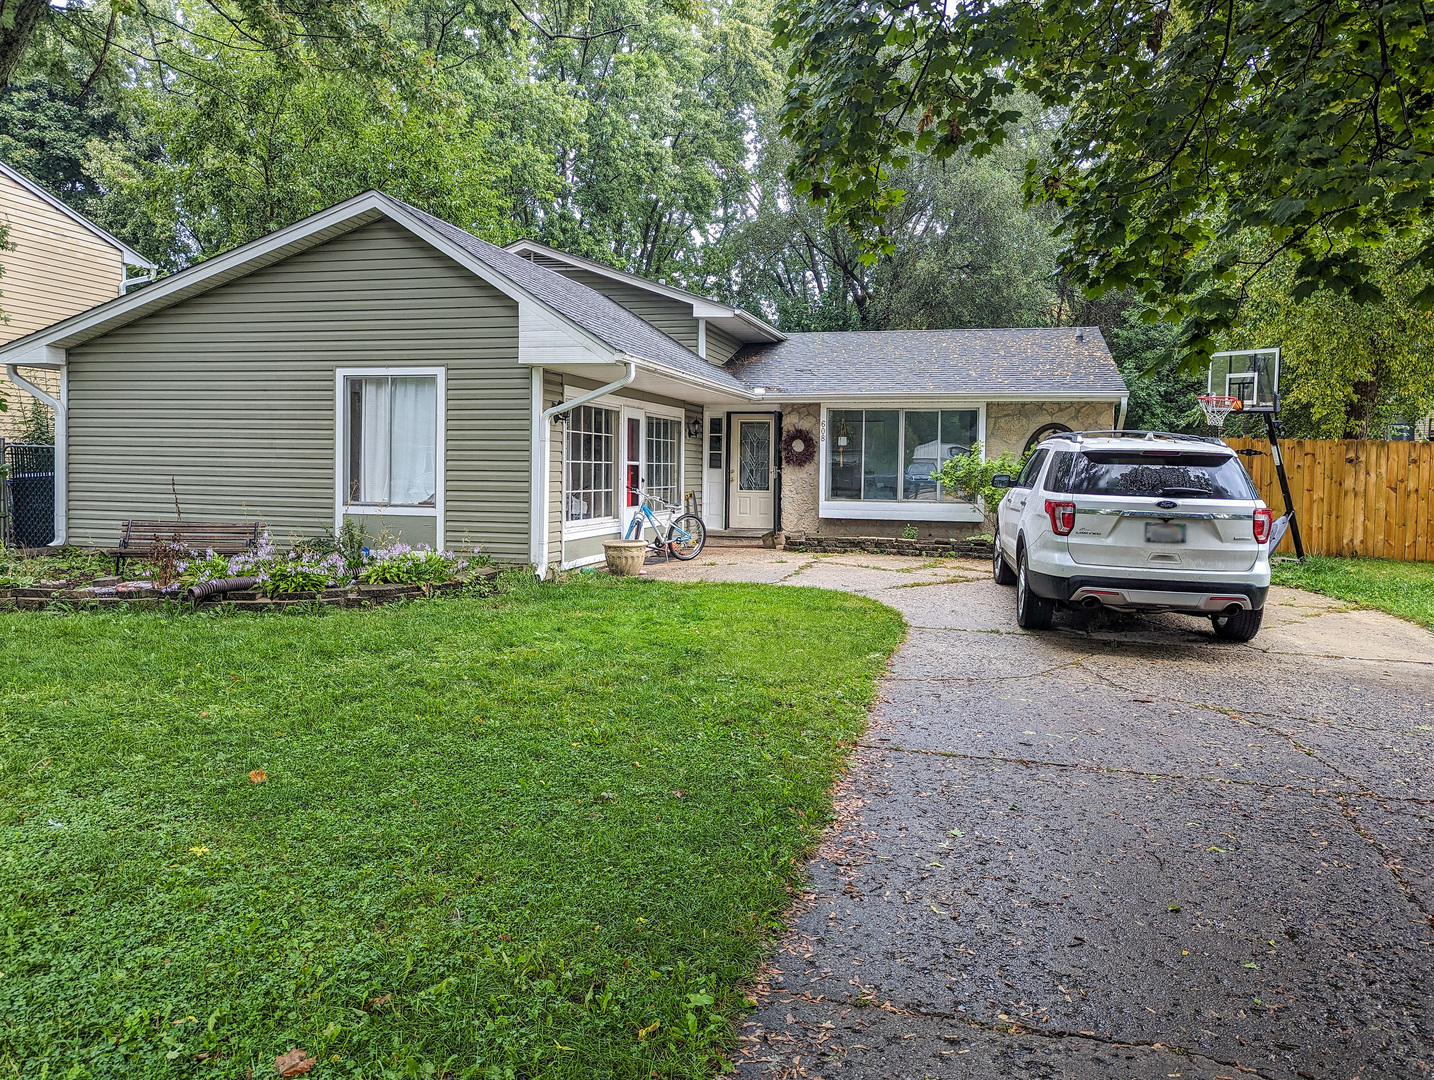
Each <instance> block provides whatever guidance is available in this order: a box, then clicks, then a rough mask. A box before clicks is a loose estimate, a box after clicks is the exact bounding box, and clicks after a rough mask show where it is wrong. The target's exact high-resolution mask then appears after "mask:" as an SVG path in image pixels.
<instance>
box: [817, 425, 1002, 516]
mask: <svg viewBox="0 0 1434 1080" xmlns="http://www.w3.org/2000/svg"><path fill="white" fill-rule="evenodd" d="M833 409H837V410H843V409H902V410H904V411H906V412H939V411H940V410H942V409H974V410H976V437H977V439H978V440H979V441H980V443H981V451H982V454H983V455H984V454H985V448H986V403H985V402H984V401H979V400H978V401H972V400H971V399H970V398H935V397H933V398H919V399H916V400H913V399H911V398H894V399H880V400H871V401H863V400H851V401H824V402H822V421H821V431H820V433H819V434H818V435H817V442H818V445H819V446H820V447H821V450H820V452H819V454H818V456H817V460H818V463H819V466H820V472H819V473H818V478H817V483H818V484H819V485H820V488H819V490H818V499H817V516H818V517H823V518H837V519H840V518H846V519H848V520H864V521H961V522H972V523H980V522H983V521H985V515H984V514H983V513H982V512H981V508H980V507H979V506H976V505H974V504H973V503H967V502H921V501H918V500H915V499H912V500H907V501H905V502H903V501H901V500H899V499H898V500H888V499H882V500H877V499H832V498H829V497H828V494H827V493H828V485H829V484H830V483H831V472H830V470H829V468H828V459H829V457H830V455H829V454H828V448H827V423H828V414H829V413H830V412H831V411H832V410H833Z"/></svg>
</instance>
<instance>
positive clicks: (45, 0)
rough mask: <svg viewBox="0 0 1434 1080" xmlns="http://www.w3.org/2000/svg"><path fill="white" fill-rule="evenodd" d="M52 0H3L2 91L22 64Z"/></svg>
mask: <svg viewBox="0 0 1434 1080" xmlns="http://www.w3.org/2000/svg"><path fill="white" fill-rule="evenodd" d="M49 6H50V5H49V0H0V90H3V89H4V88H5V87H7V86H9V85H10V79H11V77H12V76H13V75H14V74H15V71H16V70H17V69H18V68H19V67H20V61H21V60H22V59H23V58H24V56H25V50H26V49H27V48H28V47H29V45H30V40H31V39H32V38H33V37H34V36H35V29H36V28H37V27H38V26H39V25H40V16H42V15H43V14H45V12H46V11H47V10H48V9H49Z"/></svg>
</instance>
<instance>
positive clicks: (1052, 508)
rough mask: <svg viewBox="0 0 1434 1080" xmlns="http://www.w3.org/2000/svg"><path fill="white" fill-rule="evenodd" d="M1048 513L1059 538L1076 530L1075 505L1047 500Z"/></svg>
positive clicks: (1267, 534) (1052, 528) (1266, 533)
mask: <svg viewBox="0 0 1434 1080" xmlns="http://www.w3.org/2000/svg"><path fill="white" fill-rule="evenodd" d="M1046 513H1047V514H1049V515H1050V519H1051V531H1053V532H1054V533H1055V534H1056V535H1057V536H1069V535H1070V534H1071V530H1072V529H1074V528H1075V503H1072V502H1056V501H1055V500H1054V499H1047V500H1046ZM1265 535H1266V536H1269V535H1270V532H1269V529H1268V528H1266V530H1265Z"/></svg>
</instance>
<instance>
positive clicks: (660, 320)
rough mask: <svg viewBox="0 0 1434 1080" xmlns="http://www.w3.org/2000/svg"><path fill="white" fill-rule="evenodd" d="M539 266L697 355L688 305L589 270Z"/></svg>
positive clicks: (549, 264)
mask: <svg viewBox="0 0 1434 1080" xmlns="http://www.w3.org/2000/svg"><path fill="white" fill-rule="evenodd" d="M541 265H544V266H547V267H548V268H549V269H550V270H555V271H557V272H558V273H559V274H562V275H563V276H564V277H566V278H569V279H571V280H573V281H576V282H579V283H580V284H583V285H586V286H587V287H588V288H589V289H592V290H593V291H594V292H600V293H602V294H603V295H604V296H606V297H607V298H608V299H610V300H613V301H616V302H617V303H619V304H621V305H622V306H623V307H625V308H627V310H628V311H630V312H632V313H633V314H634V315H636V316H637V317H638V318H640V319H646V320H647V321H648V322H650V323H651V324H652V325H653V326H655V327H657V328H658V329H659V330H661V331H662V332H663V333H664V334H666V335H667V336H668V337H670V338H673V339H675V340H676V341H677V342H678V343H679V344H681V345H685V346H686V347H687V348H689V349H691V350H692V351H693V352H696V351H697V320H696V319H694V318H693V317H692V305H691V304H690V303H688V302H686V301H684V300H673V299H671V298H670V297H666V296H662V295H659V294H658V293H655V292H651V291H649V290H647V289H644V288H641V287H639V286H637V285H629V284H627V283H626V282H623V281H615V280H613V279H612V278H609V277H604V276H603V275H602V274H596V273H594V272H593V271H591V270H583V269H581V268H580V267H576V266H568V265H566V264H563V263H559V262H557V261H556V260H553V259H548V260H545V261H544V262H543V263H542V264H541Z"/></svg>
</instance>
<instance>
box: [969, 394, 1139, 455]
mask: <svg viewBox="0 0 1434 1080" xmlns="http://www.w3.org/2000/svg"><path fill="white" fill-rule="evenodd" d="M1119 409H1120V406H1119V405H1118V404H1116V403H1114V402H1110V401H1001V402H994V401H993V402H991V403H990V404H989V405H987V406H986V455H987V456H988V457H993V456H997V455H1000V454H1004V453H1005V452H1006V451H1007V450H1010V451H1011V452H1012V453H1015V454H1019V453H1020V452H1021V451H1022V450H1024V449H1025V448H1026V440H1027V439H1029V438H1030V437H1031V436H1032V435H1033V434H1035V432H1036V430H1037V429H1038V428H1041V427H1044V426H1045V425H1046V424H1064V425H1065V426H1066V427H1068V428H1070V429H1071V430H1072V431H1109V430H1110V429H1111V428H1113V427H1115V418H1116V415H1117V413H1118V412H1119Z"/></svg>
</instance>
